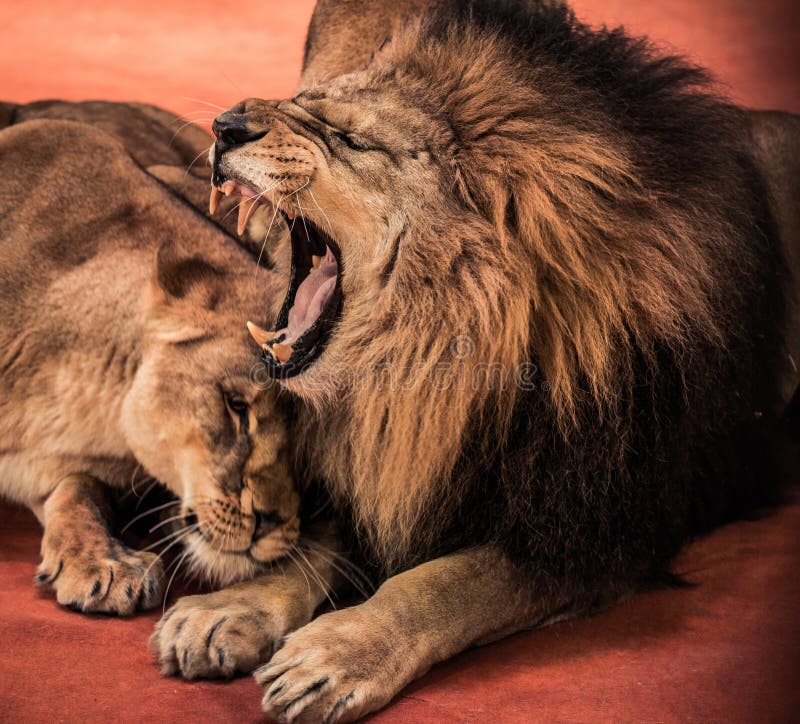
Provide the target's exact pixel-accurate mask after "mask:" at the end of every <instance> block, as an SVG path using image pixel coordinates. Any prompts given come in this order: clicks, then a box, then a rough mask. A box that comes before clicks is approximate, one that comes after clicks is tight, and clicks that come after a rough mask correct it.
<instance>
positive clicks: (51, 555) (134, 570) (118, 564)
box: [36, 535, 164, 616]
mask: <svg viewBox="0 0 800 724" xmlns="http://www.w3.org/2000/svg"><path fill="white" fill-rule="evenodd" d="M52 538H53V537H52V536H50V537H48V536H47V535H46V536H45V539H44V541H43V545H42V554H43V556H42V563H41V565H40V566H39V569H38V571H37V573H36V583H37V585H40V586H43V585H46V586H50V587H51V588H53V590H54V591H55V592H56V600H57V601H58V602H59V603H60V604H61V605H62V606H68V607H69V608H73V609H75V610H78V611H83V612H85V613H108V614H116V615H119V616H130V615H131V614H132V613H134V611H136V610H137V609H148V608H153V607H155V606H156V605H157V604H158V603H159V601H160V600H161V595H162V591H163V588H164V568H163V566H162V564H161V561H160V560H159V559H158V558H157V556H156V555H155V554H153V553H147V552H144V551H134V550H131V549H130V548H127V547H126V546H124V545H122V543H119V542H118V541H114V540H109V541H105V542H103V544H102V545H98V546H96V547H92V546H86V545H81V544H80V543H74V542H73V543H72V544H71V545H55V544H54V541H53V540H52ZM56 542H57V539H56Z"/></svg>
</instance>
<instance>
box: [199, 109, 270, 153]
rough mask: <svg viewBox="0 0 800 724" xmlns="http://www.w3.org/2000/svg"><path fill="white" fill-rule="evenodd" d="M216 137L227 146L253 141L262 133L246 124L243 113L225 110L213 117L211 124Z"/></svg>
mask: <svg viewBox="0 0 800 724" xmlns="http://www.w3.org/2000/svg"><path fill="white" fill-rule="evenodd" d="M211 130H212V131H214V135H215V136H216V137H217V139H218V140H219V141H220V142H221V143H224V144H226V145H228V146H238V145H240V144H242V143H247V142H248V141H255V140H256V139H258V138H261V137H262V136H263V135H264V133H263V132H262V131H256V130H253V129H252V128H250V127H249V126H248V125H247V120H246V117H245V115H244V114H243V113H234V112H232V111H225V113H222V114H220V115H219V116H217V117H216V118H215V119H214V123H213V124H212V126H211Z"/></svg>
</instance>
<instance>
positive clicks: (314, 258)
mask: <svg viewBox="0 0 800 724" xmlns="http://www.w3.org/2000/svg"><path fill="white" fill-rule="evenodd" d="M311 264H312V265H313V266H314V268H315V269H316V268H317V267H318V266H319V265H320V264H322V257H321V256H317V255H316V254H313V255H312V256H311Z"/></svg>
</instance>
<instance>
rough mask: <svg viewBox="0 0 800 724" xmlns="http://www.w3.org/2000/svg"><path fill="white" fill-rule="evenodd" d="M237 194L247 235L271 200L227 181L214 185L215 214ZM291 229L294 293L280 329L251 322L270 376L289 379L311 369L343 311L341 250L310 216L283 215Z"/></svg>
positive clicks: (286, 303) (291, 290) (291, 289)
mask: <svg viewBox="0 0 800 724" xmlns="http://www.w3.org/2000/svg"><path fill="white" fill-rule="evenodd" d="M233 193H238V194H240V195H241V196H242V201H241V202H240V205H239V224H238V228H239V233H240V234H241V233H243V232H244V229H245V227H246V225H247V220H248V218H249V216H250V214H251V213H252V209H253V206H254V204H260V203H265V204H269V205H271V201H270V200H269V199H265V198H264V197H263V195H260V194H257V193H255V192H253V191H252V190H251V189H249V188H247V187H246V186H243V185H242V184H240V183H238V182H236V181H231V180H227V181H224V182H223V183H222V185H221V186H219V187H217V186H215V185H213V184H212V187H211V203H210V210H211V213H212V214H213V213H214V212H215V211H216V207H217V203H218V202H219V198H220V196H221V195H223V194H224V195H225V196H230V195H231V194H233ZM281 213H283V215H284V218H285V219H286V222H287V224H288V226H289V228H290V231H291V244H292V266H291V273H290V277H289V289H288V291H287V294H286V299H285V300H284V302H283V305H282V307H281V311H280V313H279V314H278V319H277V324H276V326H277V329H276V330H275V331H266V330H263V329H261V328H260V327H258V326H256V325H255V324H253V323H251V322H248V325H247V326H248V329H249V330H250V333H251V334H252V336H253V338H254V339H255V340H256V342H257V343H258V344H259V345H261V347H262V348H263V349H264V352H265V356H264V359H265V362H266V366H267V370H268V372H269V374H270V375H271V376H272V377H274V378H279V379H288V378H290V377H294V376H295V375H298V374H300V373H301V372H303V371H304V370H305V369H307V368H308V367H309V366H310V365H311V364H312V363H313V362H314V361H315V360H316V359H317V357H319V355H320V354H321V353H322V351H323V349H324V348H325V345H326V343H327V341H328V339H329V338H330V334H331V331H332V329H333V327H334V325H335V323H336V321H337V320H338V318H339V315H340V313H341V307H342V301H343V298H342V289H341V273H340V272H341V257H340V253H339V247H338V246H337V245H336V243H335V242H334V241H333V239H331V237H330V236H329V235H328V234H326V233H325V232H324V231H323V230H322V229H320V228H319V227H318V226H316V225H315V224H314V223H313V222H311V221H309V220H308V219H305V218H297V217H295V216H294V215H293V214H292V213H291V212H287V211H282V212H281Z"/></svg>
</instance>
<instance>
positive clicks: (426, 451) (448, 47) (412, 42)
mask: <svg viewBox="0 0 800 724" xmlns="http://www.w3.org/2000/svg"><path fill="white" fill-rule="evenodd" d="M450 23H451V21H450V20H449V19H448V18H447V16H446V15H445V14H442V15H438V16H434V18H433V19H431V18H422V19H420V20H417V21H415V22H414V23H412V24H410V25H409V26H408V27H407V28H406V29H405V30H404V31H403V32H402V33H400V34H399V35H398V36H397V37H396V38H395V39H394V41H393V42H392V43H391V44H389V45H388V46H387V47H385V48H384V49H383V50H382V52H381V53H380V54H379V55H378V56H376V58H375V59H374V61H373V70H375V71H376V72H377V73H378V74H381V73H383V74H384V75H385V77H386V78H387V82H390V81H389V80H388V79H390V78H391V77H401V78H402V83H403V84H404V88H405V90H406V92H412V93H413V92H414V91H416V92H417V93H418V94H419V98H424V97H425V92H426V89H427V88H428V87H429V85H430V83H431V79H432V78H435V86H436V87H438V88H441V94H437V96H436V98H437V100H438V99H440V98H444V99H446V101H445V105H444V106H443V107H441V108H435V109H434V108H431V109H429V111H430V112H431V113H432V114H433V115H436V116H437V117H440V118H441V117H444V118H446V121H447V124H448V127H449V128H450V129H451V137H450V138H449V139H446V141H445V142H444V143H443V147H442V148H440V149H436V150H435V155H439V156H441V157H444V158H448V157H449V158H452V159H454V167H453V169H452V177H453V185H454V186H453V187H454V188H455V189H456V190H457V192H458V195H457V196H454V194H453V193H452V192H451V191H450V189H448V188H442V189H440V190H439V195H440V198H438V199H437V200H436V202H435V203H436V205H437V206H438V207H439V208H435V207H434V209H433V210H432V213H431V214H430V218H432V219H436V218H447V219H452V217H453V216H454V211H455V213H456V214H458V215H460V216H461V218H462V219H463V221H461V223H455V224H453V223H448V225H446V226H444V227H442V228H440V227H439V226H438V225H437V224H436V223H433V224H432V225H431V226H429V227H427V228H419V229H414V228H406V229H405V232H404V235H403V238H402V240H401V242H400V249H399V254H398V258H397V260H396V262H395V266H394V269H393V273H392V275H391V276H390V278H389V281H388V283H387V284H386V285H385V286H384V288H382V289H380V290H379V289H378V283H379V279H378V278H377V275H376V279H375V285H376V290H375V295H374V297H372V298H370V299H369V304H368V305H365V306H364V308H361V309H351V310H349V312H350V316H349V319H350V320H357V321H355V322H354V323H352V324H349V325H348V326H346V327H345V326H343V327H342V328H340V329H339V331H338V338H339V346H340V348H343V349H348V350H349V352H348V355H347V360H348V362H347V366H348V368H349V369H350V370H358V375H359V376H358V380H357V382H356V383H355V384H352V385H348V387H349V388H350V389H349V391H348V393H347V397H346V400H345V409H347V410H349V411H350V412H349V413H348V414H345V415H341V416H340V415H338V414H335V415H334V416H328V415H325V422H324V426H325V429H326V431H327V434H326V439H327V440H329V441H330V442H331V444H330V446H326V447H324V448H323V449H324V451H325V453H324V456H320V455H319V454H318V451H319V450H320V446H319V445H318V444H317V443H318V440H316V442H315V443H314V444H311V445H309V446H308V447H307V448H306V454H307V455H309V456H312V457H316V458H317V463H318V466H319V471H320V473H321V474H323V475H324V476H325V477H326V478H328V479H330V480H336V481H339V482H340V483H341V484H340V486H339V487H340V491H341V492H342V493H343V494H345V495H346V497H347V498H348V499H349V500H350V502H351V504H352V506H353V508H354V511H355V517H356V520H357V522H358V524H359V526H360V528H361V529H362V530H363V531H364V532H365V533H366V534H367V536H368V538H369V539H370V540H371V541H372V544H373V545H374V546H375V548H376V549H377V551H379V557H380V558H381V559H382V560H385V561H389V562H390V563H391V562H396V561H399V560H402V559H403V558H404V557H406V556H407V555H408V553H409V552H410V551H412V550H416V549H424V548H425V547H426V541H425V540H424V538H425V536H426V532H425V530H426V528H425V526H422V525H420V522H421V521H422V520H425V518H426V516H428V515H429V516H430V517H431V519H432V520H433V521H436V520H437V516H436V515H435V514H432V513H431V511H436V510H441V509H448V508H452V507H456V508H457V507H458V505H459V501H460V500H461V498H462V490H461V487H460V486H461V484H462V483H461V478H459V477H457V476H454V475H452V472H453V469H454V466H455V465H456V463H457V461H458V459H459V456H460V455H461V454H462V452H463V450H464V446H465V445H467V444H468V443H469V440H470V439H472V440H473V442H472V443H469V444H471V446H472V448H475V444H476V443H475V442H474V431H475V428H476V427H480V424H479V423H478V424H476V420H478V421H480V420H485V421H486V423H487V425H486V427H487V429H488V428H489V427H491V429H492V435H493V437H492V438H491V440H490V441H487V440H484V442H483V443H479V444H478V448H477V449H473V450H471V452H472V453H473V454H474V455H478V456H480V455H483V456H489V455H490V454H491V453H492V452H493V450H495V449H497V448H499V447H501V446H502V444H503V437H504V436H505V434H506V431H508V429H509V425H510V423H511V419H512V415H513V413H514V411H515V409H516V403H517V396H518V392H519V389H520V385H519V384H518V380H517V378H518V377H519V375H520V372H519V371H520V370H521V369H523V368H524V365H526V364H527V363H530V361H531V360H535V363H536V365H538V367H539V368H540V372H541V374H540V376H539V378H538V383H539V387H540V389H541V386H542V384H541V383H542V382H544V386H545V388H547V387H548V386H549V390H550V392H549V395H546V396H545V397H543V398H541V399H540V403H539V404H541V405H544V406H546V407H548V408H552V410H553V414H554V416H555V419H556V420H557V423H558V429H559V430H560V434H562V435H564V436H565V437H567V438H569V437H571V436H572V435H573V434H574V433H575V432H576V430H578V429H579V428H580V426H581V424H586V423H587V422H588V423H589V424H593V423H592V421H591V420H586V419H585V413H586V410H590V411H591V414H594V415H596V418H595V420H594V424H597V423H598V422H599V420H600V419H601V418H602V417H603V416H605V415H609V416H611V417H612V418H613V417H614V416H615V415H618V414H619V406H620V404H621V398H622V395H623V393H624V391H625V390H626V389H628V388H630V387H631V386H632V385H634V384H635V380H634V375H635V369H634V367H635V359H637V358H638V357H639V356H644V357H645V358H647V359H649V360H650V363H651V365H652V367H653V369H655V367H656V366H657V361H656V357H657V354H658V350H659V349H663V348H666V349H669V350H670V351H671V353H672V356H673V358H676V359H679V358H682V357H687V358H688V357H690V356H691V354H692V349H693V348H694V349H696V348H698V347H700V346H702V345H703V344H705V343H708V344H711V345H712V346H713V347H716V346H719V345H720V344H721V342H722V340H723V339H724V338H725V327H726V325H727V324H729V321H730V320H727V319H726V318H725V316H724V313H723V314H721V313H720V312H721V310H720V309H718V308H717V309H715V308H714V304H713V297H714V295H715V284H716V282H715V277H714V273H713V271H712V270H714V269H715V270H716V271H717V273H719V270H720V269H721V268H723V267H724V264H725V263H726V262H724V259H725V258H726V257H727V256H728V252H727V250H726V247H728V246H730V245H732V244H734V243H735V240H736V239H737V236H738V232H737V231H736V229H734V228H733V226H732V224H731V221H732V220H731V218H730V216H729V215H728V216H727V217H726V214H729V211H730V207H728V206H726V207H725V208H723V209H721V211H720V212H719V213H715V209H717V208H719V206H718V205H717V204H716V203H715V198H714V197H715V195H716V193H717V192H716V191H715V189H714V186H713V184H709V183H708V179H707V178H705V179H701V180H698V182H697V183H693V184H689V185H688V187H689V188H687V184H682V185H681V186H679V187H675V186H674V185H672V184H671V180H670V179H668V178H657V177H656V176H654V174H653V171H652V169H651V168H648V166H647V163H648V159H647V158H646V156H643V153H642V149H641V148H637V145H638V143H639V141H638V140H637V138H636V137H634V136H632V135H631V134H630V133H628V132H627V129H625V128H622V127H621V124H620V122H619V120H617V119H615V117H614V116H613V115H612V114H611V113H610V112H609V111H608V110H607V109H606V108H605V107H604V106H605V105H606V104H605V103H600V102H598V101H603V100H604V99H603V97H602V95H603V94H602V93H601V92H598V91H597V89H594V88H591V87H586V86H585V85H582V84H581V83H580V80H578V81H575V80H574V79H573V78H571V77H570V76H569V75H568V74H565V75H564V77H558V78H557V80H555V81H554V80H552V78H550V76H552V75H553V73H554V69H553V68H552V67H550V66H549V65H548V64H543V65H542V66H533V65H528V64H524V65H523V64H521V63H520V62H519V61H518V60H517V59H516V57H517V52H516V50H517V48H516V46H515V45H514V43H510V42H509V38H508V35H507V34H505V35H504V34H503V33H502V32H501V31H499V30H497V29H494V28H489V29H488V30H487V28H486V27H479V26H477V27H476V25H475V24H474V23H473V24H471V25H467V26H466V27H465V26H463V25H458V24H450ZM575 32H576V33H577V34H581V33H585V34H587V37H590V36H588V31H586V30H585V29H581V28H580V27H578V28H577V30H576V31H575ZM627 52H628V54H629V56H630V57H629V58H628V59H627V60H628V61H629V62H638V63H639V64H640V65H641V66H642V67H641V72H642V73H650V74H652V75H653V79H654V81H658V83H660V84H661V85H662V86H663V85H667V84H671V85H672V88H671V90H670V93H671V94H674V97H673V98H672V99H671V100H672V101H673V102H675V103H678V104H682V106H683V108H682V110H683V112H684V113H685V112H687V111H689V112H690V113H689V114H690V115H694V116H695V117H696V120H697V122H698V123H699V122H705V121H706V120H707V117H708V116H711V115H713V116H714V118H715V122H716V123H717V124H718V125H719V127H720V130H721V132H723V131H724V129H725V127H726V126H727V125H729V124H730V125H733V123H734V122H735V114H734V113H733V112H732V111H725V110H724V109H722V108H720V107H718V106H717V105H716V104H715V102H714V101H713V99H711V98H710V97H705V96H702V95H699V94H698V93H696V92H695V91H696V88H698V87H699V86H700V87H701V86H702V84H703V83H704V82H705V78H704V76H703V75H702V73H700V72H699V71H695V70H694V69H690V68H687V67H685V66H683V65H682V64H681V63H679V62H678V61H675V60H668V61H664V60H663V59H660V58H652V57H651V56H650V50H649V49H648V48H647V47H646V46H644V45H643V44H640V43H636V42H633V41H630V43H629V46H628V48H627ZM465 68H466V71H465V70H464V69H465ZM640 102H642V103H646V102H647V99H640ZM662 102H663V101H662ZM723 136H724V134H723ZM698 142H699V141H696V140H695V139H693V138H692V134H691V132H690V133H688V134H687V138H686V141H685V143H686V146H687V151H691V146H692V144H693V143H698ZM720 143H725V141H724V140H722V141H720ZM637 156H638V158H637ZM652 162H653V163H655V164H658V162H659V160H658V159H652ZM710 170H711V171H712V172H713V173H714V174H715V175H717V176H718V178H719V181H720V184H721V185H722V184H723V183H724V179H725V178H726V175H727V174H728V173H729V171H730V169H729V168H726V167H725V164H724V163H722V164H719V165H718V166H717V167H716V168H711V169H710ZM687 191H690V193H687ZM456 204H457V205H462V206H465V207H466V208H467V209H472V213H466V214H465V213H464V212H463V211H457V210H454V205H456ZM746 207H747V204H746V203H744V204H743V207H742V208H746ZM475 212H477V213H475ZM746 223H749V222H746ZM747 256H748V252H747V250H744V249H743V250H742V253H740V254H739V255H738V257H737V263H738V264H740V265H744V266H746V265H747V264H748V259H747ZM410 299H413V300H414V302H413V304H408V303H407V300H410ZM453 340H465V342H464V344H465V345H467V346H468V354H467V355H464V354H463V351H462V353H459V350H458V349H456V350H455V352H456V354H455V355H454V347H453V345H454V342H453ZM455 344H456V345H457V344H458V343H457V342H456V343H455ZM375 371H379V373H377V374H376V373H375ZM579 407H580V408H581V409H583V410H584V419H581V418H580V415H579ZM315 427H316V426H315ZM317 429H318V428H317ZM498 431H499V434H498ZM620 433H621V434H624V431H623V430H620ZM471 435H472V436H473V437H472V438H471V437H470V436H471ZM487 445H488V446H489V448H491V449H487ZM341 471H347V473H346V474H345V475H344V476H343V475H342V472H341ZM435 528H436V526H433V529H432V528H431V527H428V530H430V534H431V536H432V538H433V537H435V536H436V535H437V534H438V533H439V531H438V530H436V529H435Z"/></svg>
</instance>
